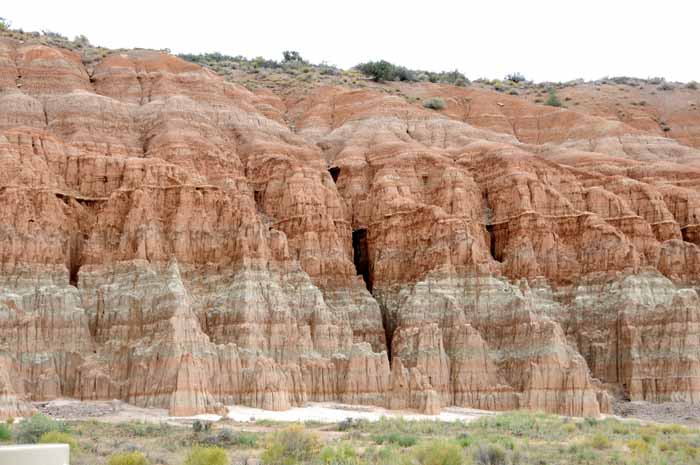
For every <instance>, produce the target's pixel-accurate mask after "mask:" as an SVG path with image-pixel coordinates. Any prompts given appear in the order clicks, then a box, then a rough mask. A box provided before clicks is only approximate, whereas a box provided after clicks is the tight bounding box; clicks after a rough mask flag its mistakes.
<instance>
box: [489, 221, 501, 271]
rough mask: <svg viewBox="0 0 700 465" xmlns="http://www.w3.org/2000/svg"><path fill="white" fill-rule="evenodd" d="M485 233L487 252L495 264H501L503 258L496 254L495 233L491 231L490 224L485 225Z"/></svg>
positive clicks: (491, 226)
mask: <svg viewBox="0 0 700 465" xmlns="http://www.w3.org/2000/svg"><path fill="white" fill-rule="evenodd" d="M486 232H487V233H488V234H489V252H491V257H493V259H494V260H496V261H497V262H502V261H503V257H502V256H501V254H499V253H498V248H497V247H496V233H495V232H494V230H493V225H492V224H487V225H486Z"/></svg>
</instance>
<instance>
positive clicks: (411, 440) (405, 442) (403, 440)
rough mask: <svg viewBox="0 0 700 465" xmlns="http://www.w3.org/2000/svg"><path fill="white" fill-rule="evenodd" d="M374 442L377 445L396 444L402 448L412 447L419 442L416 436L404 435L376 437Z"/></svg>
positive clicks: (390, 434)
mask: <svg viewBox="0 0 700 465" xmlns="http://www.w3.org/2000/svg"><path fill="white" fill-rule="evenodd" d="M373 439H374V442H375V443H377V444H380V445H381V444H396V445H398V446H401V447H411V446H413V445H415V444H416V442H417V441H418V440H417V439H416V437H415V436H412V435H410V434H403V433H396V432H394V433H387V434H378V435H376V436H374V438H373Z"/></svg>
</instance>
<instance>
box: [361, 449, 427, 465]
mask: <svg viewBox="0 0 700 465" xmlns="http://www.w3.org/2000/svg"><path fill="white" fill-rule="evenodd" d="M362 458H363V459H364V462H365V463H368V464H372V465H415V461H414V460H413V457H412V455H411V454H406V453H403V452H402V451H401V450H400V449H398V448H397V447H395V446H389V447H380V448H376V447H370V448H368V449H366V450H365V452H364V454H363V456H362Z"/></svg>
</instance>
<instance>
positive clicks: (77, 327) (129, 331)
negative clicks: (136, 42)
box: [0, 38, 700, 415]
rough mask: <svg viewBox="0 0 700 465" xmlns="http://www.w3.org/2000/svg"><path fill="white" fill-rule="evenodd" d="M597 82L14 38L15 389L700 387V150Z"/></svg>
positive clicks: (198, 398)
mask: <svg viewBox="0 0 700 465" xmlns="http://www.w3.org/2000/svg"><path fill="white" fill-rule="evenodd" d="M394 90H399V91H401V92H402V93H403V95H408V96H411V97H422V98H426V97H433V96H441V97H442V98H444V99H445V100H446V102H447V108H446V109H445V110H444V111H442V112H435V111H432V110H427V109H425V108H423V107H422V106H421V105H420V104H419V103H411V102H412V100H413V99H412V98H405V97H404V96H399V95H397V94H396V93H395V92H394ZM692 98H694V99H696V100H700V92H697V91H696V92H695V94H692ZM586 108H587V107H586ZM586 108H583V107H582V111H570V110H565V109H555V108H550V107H544V106H540V105H536V104H533V103H530V102H527V101H526V100H525V99H521V98H518V97H511V96H504V95H500V94H496V93H494V92H491V91H486V90H480V89H470V88H456V87H451V86H439V85H433V84H410V85H404V84H395V85H393V86H388V85H387V86H386V88H382V87H381V86H374V87H369V88H367V89H359V90H358V89H348V88H343V87H337V86H331V87H328V86H325V87H324V86H319V87H311V88H304V89H300V90H298V91H294V90H292V91H290V92H285V93H284V95H282V94H279V95H278V94H276V93H274V92H270V91H256V92H251V91H249V90H247V89H246V88H244V87H241V86H239V85H236V84H235V83H231V82H227V81H225V80H224V79H223V78H221V77H219V76H217V75H216V74H215V73H213V72H212V71H210V70H207V69H203V68H200V67H199V66H197V65H194V64H191V63H186V62H184V61H182V60H180V59H178V58H175V57H173V56H170V55H167V54H163V53H159V52H151V51H132V52H128V53H113V54H110V55H108V56H106V57H105V58H104V59H103V60H102V61H101V62H100V63H98V64H97V65H96V66H95V67H94V69H92V68H91V69H89V70H88V69H86V67H85V66H84V64H83V63H82V62H81V59H80V56H79V55H77V54H75V53H73V52H70V51H66V50H62V49H58V48H50V47H46V46H42V45H36V44H31V43H20V42H18V41H15V40H11V39H6V38H5V39H0V168H1V169H0V206H1V208H0V212H1V213H0V215H2V221H1V222H0V228H1V229H0V267H1V273H0V317H1V318H0V413H2V414H4V415H18V414H22V413H26V412H27V411H29V410H30V409H31V407H30V405H29V404H28V401H31V400H41V399H51V398H56V397H59V396H68V397H75V398H78V399H112V398H118V399H123V400H125V401H127V402H130V403H133V404H136V405H139V406H145V407H161V408H168V409H169V410H170V412H171V413H172V414H173V415H189V414H194V413H202V412H220V411H222V410H223V408H224V406H225V405H227V404H228V405H231V404H244V405H249V406H253V407H260V408H266V409H286V408H289V407H291V406H295V405H300V404H303V403H304V402H306V401H313V400H316V401H330V400H332V401H340V402H346V403H359V404H369V405H378V406H385V407H390V408H411V409H419V410H421V411H425V412H436V411H438V410H439V409H440V408H441V407H444V406H449V405H458V406H468V407H475V408H485V409H494V410H502V409H513V408H530V409H543V410H547V411H550V412H556V413H562V414H567V415H597V414H598V413H600V412H605V411H607V410H608V409H609V403H610V399H609V396H608V394H607V391H606V389H605V388H606V387H617V388H622V389H623V392H625V393H626V395H627V396H629V398H631V399H646V400H650V401H663V400H667V399H673V400H684V401H689V402H695V403H697V402H700V300H699V299H698V294H697V287H696V286H697V285H698V277H699V276H700V275H699V272H700V249H698V245H700V233H699V232H698V231H700V227H699V226H698V225H699V223H698V219H697V215H698V214H700V193H698V188H699V187H700V163H699V161H700V151H698V150H697V149H696V148H694V145H695V146H696V145H697V144H692V143H688V141H689V140H691V136H688V138H687V139H688V140H674V139H671V138H668V137H663V136H662V135H659V134H657V133H655V132H653V131H646V130H645V129H644V128H640V127H639V126H638V125H637V127H635V126H632V125H628V124H626V123H625V122H622V121H619V120H613V119H607V118H604V117H601V116H600V115H594V114H592V113H590V112H589V113H586V111H584V110H586ZM693 118H695V117H694V116H693V117H692V118H690V120H692V121H693V124H695V125H698V124H700V115H698V116H697V119H693ZM691 132H692V131H691V130H689V131H688V134H690V133H691ZM691 142H692V141H691ZM683 143H686V144H687V145H683Z"/></svg>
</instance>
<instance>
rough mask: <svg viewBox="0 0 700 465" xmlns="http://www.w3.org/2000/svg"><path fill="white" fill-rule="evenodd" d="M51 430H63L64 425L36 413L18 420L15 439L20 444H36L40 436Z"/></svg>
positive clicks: (64, 429)
mask: <svg viewBox="0 0 700 465" xmlns="http://www.w3.org/2000/svg"><path fill="white" fill-rule="evenodd" d="M51 431H59V432H65V431H66V425H65V424H63V423H62V422H60V421H56V420H54V419H53V418H49V417H47V416H46V415H42V414H37V415H34V416H32V417H29V418H25V419H24V420H22V421H21V422H19V424H18V425H17V431H16V432H15V439H16V440H17V442H18V443H20V444H36V442H37V441H38V440H39V438H41V436H43V435H44V434H45V433H50V432H51Z"/></svg>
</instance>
